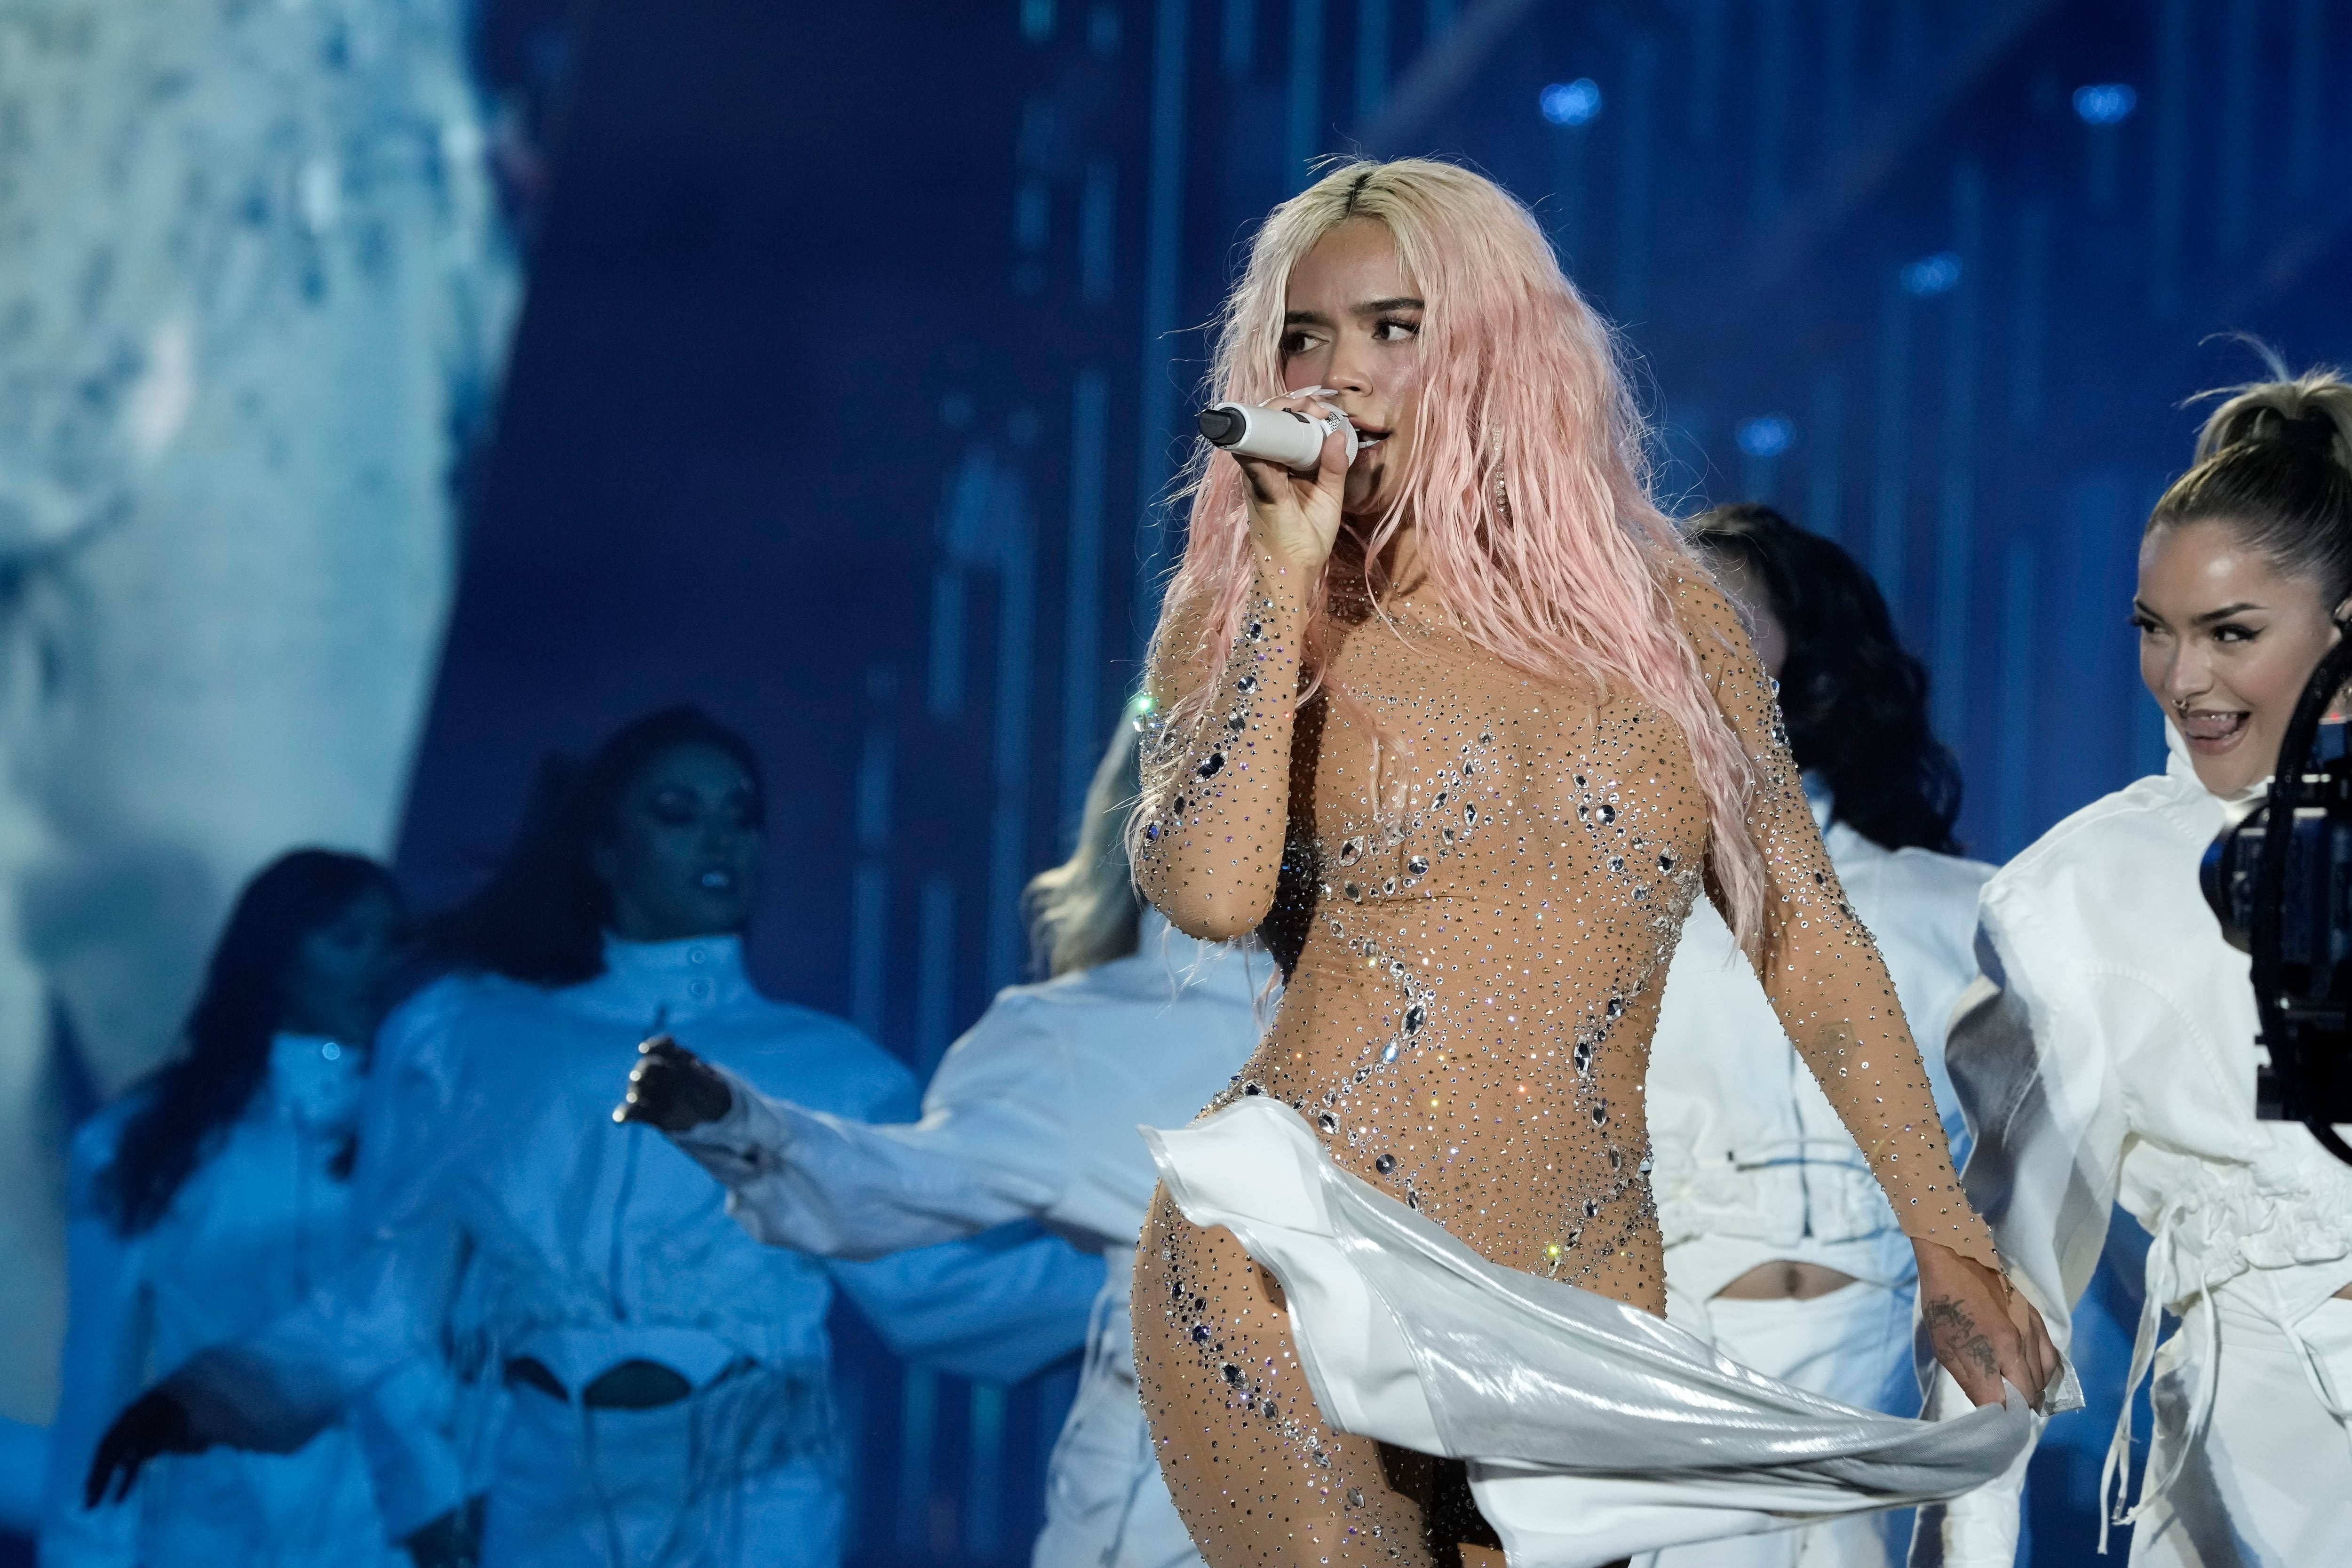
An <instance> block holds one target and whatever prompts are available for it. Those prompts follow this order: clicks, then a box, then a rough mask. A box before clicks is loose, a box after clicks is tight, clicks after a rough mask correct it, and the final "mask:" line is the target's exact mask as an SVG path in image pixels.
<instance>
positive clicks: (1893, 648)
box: [1648, 506, 1992, 1568]
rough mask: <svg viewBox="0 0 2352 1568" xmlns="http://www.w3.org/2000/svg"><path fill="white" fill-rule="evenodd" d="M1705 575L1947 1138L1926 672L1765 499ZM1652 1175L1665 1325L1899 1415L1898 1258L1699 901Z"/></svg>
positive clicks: (1703, 528) (1939, 812) (1741, 1558)
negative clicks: (1777, 722) (1758, 676)
mask: <svg viewBox="0 0 2352 1568" xmlns="http://www.w3.org/2000/svg"><path fill="white" fill-rule="evenodd" d="M1685 538H1687V539H1688V540H1689V542H1691V544H1692V545H1693V546H1694V547H1696V550H1697V551H1698V552H1699V554H1700V555H1701V557H1702V558H1704V559H1705V560H1706V563H1707V564H1708V565H1710V566H1712V567H1713V568H1714V569H1715V574H1716V581H1717V583H1718V584H1721V586H1722V587H1723V590H1724V592H1725V593H1726V594H1727V595H1730V597H1731V600H1732V603H1733V604H1734V605H1736V606H1737V607H1738V610H1739V612H1740V616H1741V618H1742V619H1743V620H1745V621H1746V622H1747V623H1748V628H1749V632H1750V638H1751V640H1752V641H1753V642H1754V643H1755V645H1756V652H1757V656H1758V658H1760V659H1762V661H1763V663H1764V668H1765V670H1766V671H1767V673H1769V675H1770V676H1771V677H1772V678H1773V679H1775V680H1777V681H1779V682H1780V711H1781V715H1782V717H1783V719H1784V720H1785V721H1786V722H1787V724H1788V730H1789V749H1790V752H1792V753H1794V755H1795V757H1796V760H1797V765H1798V766H1799V767H1800V768H1802V769H1803V770H1804V775H1803V778H1804V789H1805V795H1806V796H1807V797H1808V799H1809V800H1810V801H1811V805H1812V810H1813V818H1814V820H1815V821H1816V822H1818V823H1819V824H1820V825H1821V828H1822V847H1825V848H1826V849H1827V850H1828V851H1829V855H1830V861H1831V864H1832V865H1833V866H1834V867H1835V868H1836V869H1837V876H1838V880H1839V882H1840V884H1841V885H1843V887H1844V889H1845V892H1846V899H1847V901H1848V902H1850V903H1851V904H1852V905H1853V910H1854V912H1855V913H1856V914H1857V915H1859V916H1860V917H1861V918H1862V922H1863V924H1864V925H1865V926H1866V927H1868V928H1869V931H1870V933H1871V935H1872V936H1873V937H1874V939H1875V940H1876V941H1877V943H1878V950H1879V952H1880V954H1881V955H1882V956H1883V957H1884V958H1885V960H1886V967H1887V970H1888V972H1889V973H1891V974H1892V975H1893V976H1894V980H1895V993H1896V994H1897V996H1898V997H1899V998H1900V1000H1901V1002H1902V1005H1903V1016H1905V1017H1906V1018H1908V1019H1910V1020H1911V1026H1912V1030H1913V1034H1914V1037H1916V1041H1917V1043H1918V1047H1919V1055H1920V1057H1921V1058H1922V1059H1923V1060H1924V1061H1925V1062H1926V1064H1927V1075H1928V1079H1929V1081H1930V1082H1931V1084H1932V1085H1933V1086H1934V1088H1935V1090H1936V1103H1937V1108H1938V1110H1939V1111H1940V1112H1941V1114H1942V1117H1943V1121H1944V1122H1945V1126H1946V1130H1947V1131H1948V1132H1949V1133H1951V1134H1953V1135H1954V1137H1955V1147H1958V1142H1957V1139H1958V1132H1959V1118H1958V1113H1957V1111H1956V1110H1954V1108H1953V1101H1952V1096H1951V1093H1950V1080H1949V1079H1948V1078H1947V1077H1946V1075H1945V1072H1944V1060H1943V1058H1944V1049H1943V1047H1944V1040H1943V1034H1944V1021H1945V1020H1946V1019H1947V1018H1948V1016H1950V1014H1951V1010H1952V1004H1953V1003H1954V1002H1956V1001H1957V1000H1958V998H1959V994H1960V993H1961V991H1962V990H1963V989H1965V988H1966V986H1967V985H1968V984H1969V981H1970V980H1972V979H1974V978H1975V977H1976V957H1975V953H1974V952H1973V951H1972V947H1971V943H1972V942H1973V940H1974V938H1975V935H1976V921H1977V891H1978V889H1979V888H1981V887H1982V886H1983V885H1984V880H1985V879H1986V878H1987V877H1989V876H1990V875H1991V874H1992V868H1990V866H1985V865H1980V864H1979V863H1978V862H1976V861H1973V860H1965V859H1962V858H1959V856H1958V854H1957V850H1958V845H1957V844H1956V843H1954V841H1953V838H1952V822H1953V819H1954V818H1955V817H1956V816H1958V813H1959V807H1960V779H1959V768H1958V764H1957V763H1954V762H1953V760H1952V757H1951V755H1950V753H1949V752H1946V751H1945V750H1944V748H1943V747H1942V746H1941V745H1939V744H1938V743H1937V741H1936V738H1935V736H1934V734H1933V733H1932V732H1931V731H1930V730H1929V729H1928V723H1927V671H1926V670H1925V669H1924V668H1922V667H1921V665H1920V664H1919V661H1918V660H1916V659H1915V658H1912V657H1911V656H1910V655H1908V654H1906V652H1904V650H1903V647H1902V645H1901V644H1900V643H1899V642H1898V641H1897V640H1896V637H1895V627H1894V625H1893V623H1892V622H1891V620H1890V619H1889V618H1888V616H1887V613H1886V602H1885V598H1884V597H1882V596H1881V595H1880V594H1879V592H1878V588H1877V586H1876V584H1874V583H1872V581H1871V580H1870V576H1869V574H1867V573H1865V572H1864V570H1863V569H1862V567H1861V565H1860V564H1859V563H1856V562H1855V561H1854V560H1853V557H1852V556H1849V555H1848V554H1847V553H1846V552H1844V551H1843V550H1842V549H1840V548H1839V547H1838V546H1837V545H1836V544H1834V543H1832V542H1830V541H1829V540H1826V539H1823V538H1822V537H1820V536H1819V535H1817V534H1812V533H1808V532H1806V531H1804V530H1802V529H1801V528H1798V527H1797V526H1795V525H1794V524H1792V523H1791V522H1790V521H1788V519H1786V518H1784V517H1782V516H1781V515H1780V513H1779V512H1776V511H1774V510H1771V509H1770V508H1769V507H1762V506H1727V507H1718V508H1717V509H1716V510H1712V511H1707V512H1703V513H1701V514H1700V515H1699V516H1698V517H1696V518H1695V519H1693V520H1692V521H1690V523H1689V524H1688V525H1687V526H1686V528H1685ZM1648 1106H1649V1114H1650V1139H1651V1147H1652V1149H1653V1151H1654V1154H1655V1157H1656V1161H1657V1167H1656V1169H1655V1171H1654V1173H1652V1176H1651V1183H1652V1185H1653V1186H1654V1189H1655V1191H1656V1193H1657V1197H1658V1225H1659V1228H1660V1229H1661V1230H1662V1231H1663V1232H1664V1236H1665V1242H1666V1300H1667V1311H1668V1314H1669V1316H1671V1317H1673V1318H1674V1319H1675V1321H1678V1322H1681V1323H1682V1324H1684V1325H1685V1327H1687V1328H1689V1329H1691V1330H1692V1331H1694V1332H1696V1333H1699V1334H1701V1335H1704V1336H1706V1337H1707V1338H1709V1339H1711V1340H1713V1341H1714V1342H1715V1344H1716V1347H1717V1349H1719V1350H1721V1351H1722V1352H1724V1353H1725V1354H1727V1355H1728V1356H1730V1357H1731V1358H1732V1359H1733V1360H1735V1361H1738V1362H1741V1363H1745V1364H1746V1365H1748V1366H1752V1367H1754V1368H1756V1369H1757V1370H1758V1371H1759V1372H1764V1373H1769V1374H1770V1375H1771V1376H1774V1377H1777V1378H1780V1379H1781V1380H1783V1381H1785V1382H1789V1383H1793V1384H1797V1385H1798V1386H1799V1387H1801V1388H1807V1389H1811V1390H1812V1391H1813V1392H1814V1393H1816V1394H1827V1395H1828V1396H1830V1397H1831V1398H1832V1399H1836V1400H1839V1401H1841V1402H1843V1403H1844V1404H1848V1405H1861V1406H1863V1407H1864V1408H1867V1409H1874V1410H1885V1411H1886V1412H1888V1413H1889V1414H1891V1415H1913V1414H1916V1412H1917V1410H1918V1407H1919V1394H1918V1384H1917V1381H1916V1377H1915V1375H1914V1373H1913V1371H1912V1362H1911V1299H1912V1295H1913V1291H1914V1287H1915V1286H1916V1282H1917V1273H1916V1269H1915V1268H1914V1267H1913V1264H1912V1260H1911V1247H1910V1244H1909V1243H1908V1242H1907V1241H1906V1239H1905V1238H1904V1236H1903V1233H1902V1231H1901V1229H1900V1228H1899V1227H1898V1226H1897V1225H1896V1223H1895V1213H1894V1210H1893V1209H1891V1208H1890V1207H1888V1205H1887V1202H1886V1198H1885V1194H1884V1193H1883V1192H1881V1191H1880V1189H1879V1185H1878V1184H1877V1182H1876V1181H1874V1179H1873V1178H1872V1176H1871V1173H1870V1167H1869V1165H1868V1163H1866V1162H1865V1161H1864V1159H1863V1157H1862V1151H1861V1150H1860V1149H1859V1148H1858V1147H1857V1146H1856V1145H1855V1143H1854V1141H1853V1135H1852V1134H1851V1133H1849V1132H1847V1131H1846V1130H1845V1125H1844V1123H1843V1122H1842V1121H1839V1120H1838V1119H1837V1113H1836V1112H1835V1111H1834V1110H1832V1108H1831V1106H1830V1102H1829V1099H1828V1097H1827V1096H1825V1095H1824V1094H1822V1090H1821V1087H1820V1086H1819V1085H1818V1084H1816V1083H1815V1082H1814V1081H1813V1076H1812V1074H1811V1072H1810V1071H1809V1070H1807V1068H1806V1067H1805V1064H1804V1062H1803V1060H1802V1058H1800V1057H1799V1056H1798V1055H1797V1053H1796V1051H1795V1049H1794V1048H1793V1047H1791V1046H1790V1044H1789V1037H1788V1035H1787V1033H1786V1032H1785V1031H1784V1030H1783V1029H1782V1028H1781V1026H1780V1020H1779V1019H1777V1018H1776V1017H1774V1016H1773V1014H1772V1009H1771V1005H1770V1004H1769V1002H1768V1001H1767V999H1766V997H1765V995H1764V990H1763V987H1762V986H1761V985H1759V984H1758V983H1757V980H1756V974H1755V971H1754V970H1752V969H1751V968H1749V967H1748V964H1747V963H1745V962H1744V961H1743V960H1742V959H1741V958H1740V955H1739V952H1738V948H1737V947H1736V946H1735V945H1734V944H1733V942H1732V940H1731V932H1730V931H1729V929H1728V928H1727V927H1726V926H1725V925H1724V923H1723V919H1722V917H1721V916H1720V915H1718V914H1717V913H1716V912H1715V910H1714V909H1713V908H1712V907H1711V906H1708V905H1706V904H1705V903H1701V904H1699V905H1698V906H1696V907H1695V908H1694V909H1693V910H1692V911H1691V916H1690V919H1689V921H1687V922H1686V923H1685V925H1684V927H1683V936H1682V943H1681V945H1680V946H1679V947H1678V948H1677V949H1676V950H1675V959H1674V963H1673V965H1672V967H1671V968H1670V969H1669V970H1668V971H1667V979H1666V994H1665V1000H1664V1004H1663V1005H1661V1007H1660V1009H1659V1015H1658V1032H1657V1035H1656V1037H1655V1039H1654V1041H1653V1043H1652V1045H1651V1048H1650V1085H1649V1095H1648ZM1884 1523H1885V1521H1884V1520H1883V1519H1881V1518H1879V1517H1876V1516H1871V1517H1861V1518H1848V1519H1843V1520H1837V1521H1828V1522H1824V1523H1821V1524H1816V1525H1811V1526H1809V1527H1807V1528H1805V1529H1803V1530H1797V1531H1783V1532H1781V1533H1780V1534H1775V1535H1756V1536H1746V1537H1742V1538H1738V1539H1735V1540H1730V1541H1719V1542H1708V1543H1706V1544H1705V1545H1700V1546H1687V1547H1676V1548H1674V1549H1672V1550H1669V1551H1666V1552H1660V1553H1658V1554H1657V1556H1656V1558H1655V1560H1654V1562H1655V1564H1656V1568H1779V1565H1781V1564H1790V1565H1793V1564H1796V1563H1806V1564H1808V1565H1811V1564H1822V1565H1824V1568H1826V1565H1829V1564H1839V1565H1852V1568H1863V1565H1875V1564H1883V1563H1885V1561H1886V1558H1887V1550H1886V1547H1885V1543H1884V1540H1883V1531H1882V1528H1881V1527H1882V1525H1883V1524H1884Z"/></svg>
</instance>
